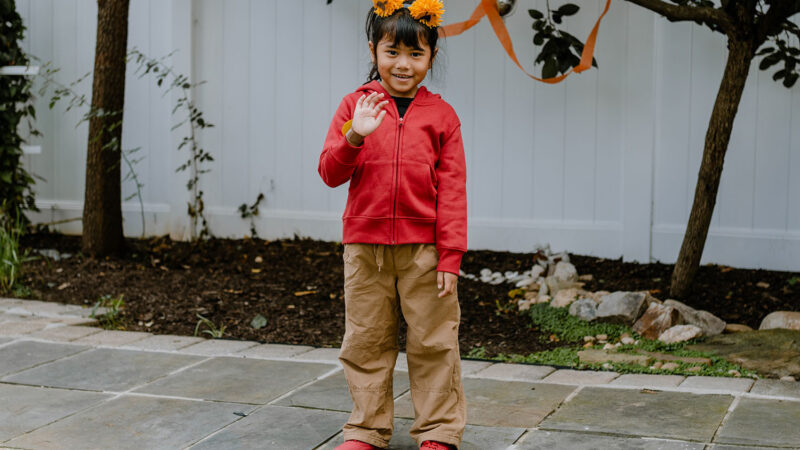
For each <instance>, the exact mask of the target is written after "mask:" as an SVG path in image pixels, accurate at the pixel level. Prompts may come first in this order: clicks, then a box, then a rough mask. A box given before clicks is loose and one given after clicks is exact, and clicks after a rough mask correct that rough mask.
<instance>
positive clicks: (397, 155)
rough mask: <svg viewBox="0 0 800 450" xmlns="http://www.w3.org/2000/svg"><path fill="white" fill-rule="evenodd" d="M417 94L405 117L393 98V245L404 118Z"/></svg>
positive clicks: (395, 239)
mask: <svg viewBox="0 0 800 450" xmlns="http://www.w3.org/2000/svg"><path fill="white" fill-rule="evenodd" d="M416 98H417V97H416V96H414V99H412V100H411V103H409V105H408V108H406V113H405V115H404V116H403V117H400V110H398V109H397V103H396V102H395V101H394V99H392V104H393V105H394V112H395V113H396V114H397V117H398V121H397V147H396V148H395V152H394V154H395V176H394V186H393V187H394V201H393V202H392V245H394V244H395V242H397V226H396V225H395V221H396V220H397V196H398V192H399V191H400V149H401V148H402V146H403V123H404V122H403V119H405V118H406V117H407V116H408V113H409V112H410V111H411V108H412V107H413V106H414V100H416Z"/></svg>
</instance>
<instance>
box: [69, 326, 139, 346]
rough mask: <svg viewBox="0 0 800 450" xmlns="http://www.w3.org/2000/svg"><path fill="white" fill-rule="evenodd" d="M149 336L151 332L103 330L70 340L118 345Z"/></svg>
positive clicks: (81, 342)
mask: <svg viewBox="0 0 800 450" xmlns="http://www.w3.org/2000/svg"><path fill="white" fill-rule="evenodd" d="M150 336H152V334H150V333H146V332H142V331H119V330H103V331H101V332H99V333H94V334H90V335H88V336H85V337H82V338H80V339H76V340H74V341H72V342H73V343H75V344H88V345H105V346H109V347H119V346H121V345H126V344H129V343H131V342H136V341H140V340H142V339H145V338H147V337H150Z"/></svg>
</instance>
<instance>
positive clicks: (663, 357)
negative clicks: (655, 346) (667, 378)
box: [641, 351, 711, 366]
mask: <svg viewBox="0 0 800 450" xmlns="http://www.w3.org/2000/svg"><path fill="white" fill-rule="evenodd" d="M641 353H642V354H645V355H647V356H650V357H652V358H653V359H654V360H656V361H661V362H675V361H680V362H684V363H687V364H704V365H706V366H711V359H709V358H703V357H694V356H675V355H668V354H666V353H658V352H648V351H641Z"/></svg>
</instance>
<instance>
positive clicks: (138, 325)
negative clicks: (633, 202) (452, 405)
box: [22, 233, 800, 357]
mask: <svg viewBox="0 0 800 450" xmlns="http://www.w3.org/2000/svg"><path fill="white" fill-rule="evenodd" d="M127 244H128V250H127V251H126V253H125V254H124V255H123V256H122V257H111V258H104V259H101V260H95V259H91V258H88V257H85V256H83V255H82V254H81V253H80V237H78V236H64V235H59V234H44V233H38V234H33V235H29V236H26V237H25V238H24V239H23V242H22V246H23V248H30V249H45V248H54V249H57V250H59V251H60V252H67V253H72V254H73V255H74V256H72V257H70V258H67V259H61V260H58V261H54V260H53V259H51V258H41V259H39V260H36V261H31V262H27V263H25V265H24V268H23V276H22V282H23V283H24V284H25V285H26V286H27V287H29V288H30V289H31V290H32V291H33V293H32V295H31V297H32V298H37V299H41V300H46V301H57V302H62V303H70V304H78V305H86V306H92V305H94V303H95V302H96V301H97V300H98V299H99V298H100V297H101V296H103V295H112V296H119V295H123V296H124V297H123V298H124V301H125V304H124V308H123V310H122V312H123V319H124V321H125V325H126V327H125V329H127V330H131V331H149V332H151V333H155V334H177V335H187V336H188V335H193V334H194V331H195V327H196V325H197V323H198V320H199V319H198V316H197V314H200V315H202V316H203V317H206V318H208V319H209V320H211V321H212V322H213V323H214V324H215V325H217V326H219V325H221V324H224V325H225V327H226V328H225V335H224V336H225V337H228V338H233V339H248V340H257V341H261V342H270V343H284V344H305V345H313V346H339V345H340V344H341V340H342V335H343V333H344V303H343V290H342V282H343V272H342V269H343V267H342V245H341V244H340V243H336V242H324V241H316V240H311V239H294V240H279V241H264V240H260V239H244V240H229V239H211V240H209V241H206V242H205V243H203V244H201V245H199V246H193V245H192V244H190V243H187V242H175V241H171V240H170V239H169V238H167V237H162V238H154V239H149V240H137V239H128V240H127ZM259 256H260V257H261V259H262V261H261V262H260V263H257V262H255V260H256V258H257V257H259ZM534 258H535V255H534V254H532V253H527V254H526V253H510V252H494V251H469V252H467V254H466V255H465V257H464V260H463V262H462V267H461V268H462V270H464V271H465V272H467V273H475V274H477V273H478V272H480V270H481V269H482V268H484V267H488V268H491V269H492V270H499V271H501V272H502V271H506V270H511V271H524V270H527V269H529V268H530V267H531V265H532V264H533V262H534ZM570 258H571V261H572V263H573V264H575V266H576V267H577V269H578V272H579V273H580V274H592V275H593V276H594V279H593V281H591V282H589V283H588V284H587V286H586V288H587V289H589V290H592V291H596V290H608V291H615V290H649V291H650V292H651V293H652V294H653V295H654V296H655V297H657V298H661V299H664V298H666V293H667V292H668V291H669V279H670V274H671V271H672V266H671V265H666V264H658V263H656V264H635V263H623V262H621V260H609V259H601V258H595V257H589V256H580V255H570ZM799 277H800V274H798V273H789V272H775V271H765V270H745V269H733V268H730V267H724V266H713V265H709V266H703V267H701V268H700V272H699V275H698V277H697V281H696V283H695V285H694V288H693V291H692V294H691V296H689V297H688V298H686V299H683V301H684V302H685V303H687V304H688V305H690V306H692V307H694V308H697V309H704V310H707V311H709V312H711V313H713V314H715V315H716V316H718V317H720V318H721V319H723V320H725V321H727V322H731V323H743V324H746V325H749V326H751V327H753V328H757V327H758V325H759V324H760V322H761V319H763V317H764V316H765V315H766V314H768V313H770V312H772V311H776V310H788V311H800V280H798V278H799ZM793 280H794V281H793ZM763 283H767V284H768V285H769V286H768V287H764V286H766V285H764V284H763ZM511 289H513V285H511V284H501V285H496V286H493V285H489V284H484V283H481V282H479V281H471V280H469V279H465V278H463V277H462V278H461V279H460V280H459V286H458V292H459V300H460V305H461V316H462V320H461V325H460V331H459V336H460V338H459V343H460V348H461V352H462V354H466V353H467V352H468V351H469V350H470V349H472V348H474V347H481V346H482V347H485V349H486V356H489V357H491V356H495V355H497V354H498V353H506V354H510V353H520V354H529V353H533V352H537V351H541V350H545V349H549V348H555V347H557V346H560V345H564V344H565V343H563V342H562V343H559V342H549V341H548V340H547V339H540V337H541V332H540V331H539V330H537V329H536V328H535V327H532V326H531V324H530V321H529V320H528V319H527V317H526V316H524V315H517V314H515V313H504V312H502V311H498V308H497V304H496V302H499V303H500V304H501V305H505V304H508V303H509V302H510V300H509V297H508V291H509V290H511ZM511 309H513V308H511ZM257 314H261V315H262V316H264V317H265V318H266V319H267V324H266V326H265V327H263V328H261V329H258V330H256V329H254V328H253V327H252V326H251V325H250V322H251V320H252V319H253V318H254V317H255V316H256V315H257ZM401 322H402V320H401ZM200 329H201V330H203V329H206V327H205V326H201V327H200ZM202 336H207V335H206V334H202ZM404 336H405V324H404V323H401V329H400V346H401V349H402V348H404V347H405V339H404Z"/></svg>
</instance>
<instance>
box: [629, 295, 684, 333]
mask: <svg viewBox="0 0 800 450" xmlns="http://www.w3.org/2000/svg"><path fill="white" fill-rule="evenodd" d="M680 318H681V315H680V313H679V312H678V310H676V309H675V308H673V307H672V306H668V305H660V304H658V303H650V307H649V308H647V311H645V312H644V314H642V317H640V318H639V319H638V320H637V321H636V323H634V324H633V331H635V332H637V333H639V334H640V335H642V336H644V337H645V338H647V339H658V337H659V336H661V333H663V332H665V331H667V329H669V328H672V327H673V326H675V325H679V324H680V322H679V321H680Z"/></svg>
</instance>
